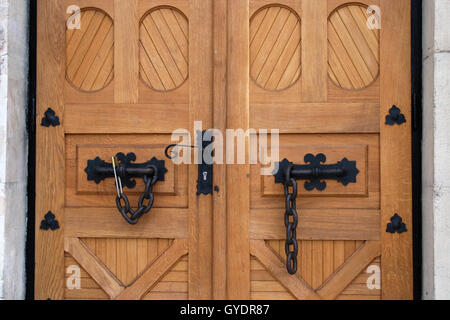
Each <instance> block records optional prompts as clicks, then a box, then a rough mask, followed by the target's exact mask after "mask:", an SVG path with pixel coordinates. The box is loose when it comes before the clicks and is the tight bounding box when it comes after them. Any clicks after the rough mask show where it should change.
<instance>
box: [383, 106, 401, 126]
mask: <svg viewBox="0 0 450 320" xmlns="http://www.w3.org/2000/svg"><path fill="white" fill-rule="evenodd" d="M405 122H406V118H405V115H404V114H403V113H402V112H401V110H400V109H399V108H397V106H392V108H391V110H389V114H388V115H387V116H386V124H387V125H389V126H393V125H395V124H398V125H401V124H403V123H405Z"/></svg>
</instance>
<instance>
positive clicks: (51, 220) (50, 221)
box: [40, 211, 59, 230]
mask: <svg viewBox="0 0 450 320" xmlns="http://www.w3.org/2000/svg"><path fill="white" fill-rule="evenodd" d="M40 228H41V229H42V230H49V229H51V230H56V229H59V222H58V220H56V217H55V215H54V214H53V213H52V212H51V211H49V212H48V213H47V214H46V215H45V216H44V220H42V221H41V227H40Z"/></svg>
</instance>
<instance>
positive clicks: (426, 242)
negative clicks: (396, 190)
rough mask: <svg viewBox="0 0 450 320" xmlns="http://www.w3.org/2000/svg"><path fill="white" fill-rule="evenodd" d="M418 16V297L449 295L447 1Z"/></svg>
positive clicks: (428, 1)
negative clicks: (420, 228) (420, 117)
mask: <svg viewBox="0 0 450 320" xmlns="http://www.w3.org/2000/svg"><path fill="white" fill-rule="evenodd" d="M423 17H424V28H423V29H424V30H423V32H424V44H423V50H424V52H423V57H424V61H423V79H424V80H423V97H424V105H423V111H424V129H423V130H424V131H423V134H424V140H423V190H422V192H423V194H422V196H423V198H422V199H423V262H424V264H423V284H424V290H423V298H424V299H450V165H449V164H450V0H423Z"/></svg>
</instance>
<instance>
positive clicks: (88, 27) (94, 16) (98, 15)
mask: <svg viewBox="0 0 450 320" xmlns="http://www.w3.org/2000/svg"><path fill="white" fill-rule="evenodd" d="M72 19H78V20H77V21H79V24H77V25H78V28H69V27H68V28H67V31H66V78H67V81H69V83H70V84H71V85H72V86H73V87H75V88H77V89H79V90H82V91H88V92H92V91H98V90H101V89H103V88H105V87H106V86H107V85H108V84H109V83H110V82H111V81H112V79H113V77H114V24H113V20H112V19H111V17H110V16H109V15H108V14H107V13H106V12H104V11H102V10H100V9H84V10H82V11H81V12H78V13H75V14H74V15H72V16H71V17H70V18H69V22H70V21H75V20H72ZM69 25H70V24H69Z"/></svg>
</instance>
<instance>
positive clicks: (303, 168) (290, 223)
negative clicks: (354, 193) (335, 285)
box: [274, 153, 359, 274]
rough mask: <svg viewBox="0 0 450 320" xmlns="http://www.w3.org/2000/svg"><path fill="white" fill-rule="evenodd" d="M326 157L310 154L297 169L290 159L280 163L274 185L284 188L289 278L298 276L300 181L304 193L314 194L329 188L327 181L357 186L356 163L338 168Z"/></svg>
mask: <svg viewBox="0 0 450 320" xmlns="http://www.w3.org/2000/svg"><path fill="white" fill-rule="evenodd" d="M326 160H327V157H326V156H325V155H324V154H322V153H320V154H318V155H316V156H314V155H313V154H307V155H306V156H305V163H306V164H304V165H296V164H293V163H292V162H290V161H289V160H288V159H284V160H283V161H282V162H280V163H278V170H277V171H276V172H274V176H275V183H283V184H284V195H285V197H286V202H285V209H286V211H285V214H284V224H285V226H286V244H285V252H286V269H287V271H288V273H289V274H295V273H297V255H298V243H297V226H298V223H299V221H298V212H297V196H298V186H297V180H307V181H305V185H304V186H305V189H306V190H308V191H312V190H314V189H317V190H319V191H323V190H325V189H326V187H327V183H326V181H324V180H337V181H338V182H340V183H342V184H343V185H344V186H347V185H348V184H350V183H356V176H357V175H358V174H359V170H358V168H357V167H356V161H349V160H348V159H347V158H344V159H342V160H341V161H339V162H337V163H335V164H324V163H325V162H326Z"/></svg>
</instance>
